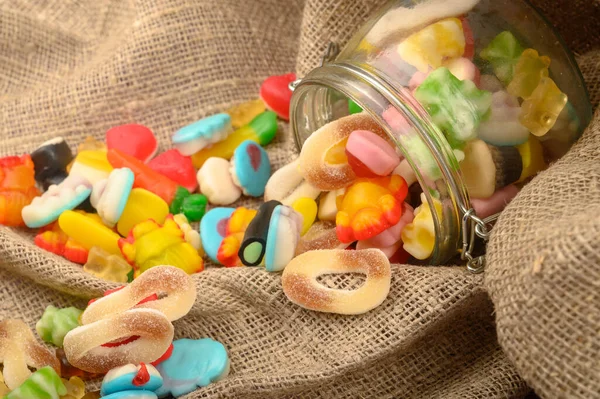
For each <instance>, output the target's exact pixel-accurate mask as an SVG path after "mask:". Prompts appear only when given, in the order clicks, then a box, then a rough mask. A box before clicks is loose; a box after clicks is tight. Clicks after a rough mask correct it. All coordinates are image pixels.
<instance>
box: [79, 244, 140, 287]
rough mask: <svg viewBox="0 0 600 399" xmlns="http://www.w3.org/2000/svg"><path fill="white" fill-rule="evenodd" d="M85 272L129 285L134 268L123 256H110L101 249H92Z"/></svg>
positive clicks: (84, 267)
mask: <svg viewBox="0 0 600 399" xmlns="http://www.w3.org/2000/svg"><path fill="white" fill-rule="evenodd" d="M83 270H84V271H86V272H87V273H90V274H93V275H94V276H96V277H98V278H100V279H103V280H106V281H113V282H115V283H127V281H128V275H129V273H131V270H132V268H131V265H130V264H129V263H127V262H126V261H125V259H123V258H122V257H121V256H118V255H112V254H109V253H108V252H106V251H105V250H103V249H102V248H99V247H93V248H92V249H90V252H89V255H88V260H87V262H86V264H85V265H84V266H83Z"/></svg>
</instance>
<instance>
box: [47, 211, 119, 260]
mask: <svg viewBox="0 0 600 399" xmlns="http://www.w3.org/2000/svg"><path fill="white" fill-rule="evenodd" d="M58 225H59V226H60V228H61V229H62V231H64V232H65V234H66V235H68V236H69V237H71V238H73V239H75V238H76V239H77V240H78V241H77V242H78V243H79V244H81V246H83V247H84V248H86V249H88V250H89V249H91V248H92V247H94V246H96V247H100V248H102V249H103V250H105V251H106V252H108V253H111V254H113V255H120V254H121V250H120V249H119V238H120V237H119V235H118V234H117V233H115V232H114V231H112V230H111V229H109V228H108V227H106V226H105V225H104V224H102V222H101V221H99V220H97V219H95V218H94V217H93V216H92V215H86V214H82V213H80V212H75V211H65V212H63V213H62V215H60V217H59V218H58Z"/></svg>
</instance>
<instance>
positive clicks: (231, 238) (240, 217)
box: [217, 207, 256, 267]
mask: <svg viewBox="0 0 600 399" xmlns="http://www.w3.org/2000/svg"><path fill="white" fill-rule="evenodd" d="M255 216H256V210H255V209H247V208H244V207H240V208H237V209H236V210H235V211H233V213H232V214H231V217H230V218H229V222H228V223H227V233H226V236H225V238H223V241H222V242H221V245H220V246H219V251H218V252H217V260H218V261H219V262H221V264H222V265H223V266H225V267H234V266H242V262H241V260H240V258H239V256H238V251H239V250H240V247H241V245H242V241H243V239H244V233H245V232H246V229H247V228H248V225H249V224H250V222H251V221H252V219H254V217H255Z"/></svg>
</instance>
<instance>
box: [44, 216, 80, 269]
mask: <svg viewBox="0 0 600 399" xmlns="http://www.w3.org/2000/svg"><path fill="white" fill-rule="evenodd" d="M33 242H34V244H35V245H37V246H38V247H40V248H42V249H45V250H46V251H48V252H52V253H53V254H55V255H58V256H62V257H64V258H65V259H67V260H70V261H71V262H73V263H78V264H80V265H83V264H84V263H85V262H87V259H88V250H87V249H86V248H85V247H84V246H82V245H81V244H79V243H78V242H77V241H75V240H74V239H73V238H71V237H69V236H68V235H66V234H65V232H64V231H62V229H61V228H60V226H59V225H58V223H57V222H54V223H52V224H50V225H48V226H44V227H43V228H41V229H40V232H39V233H38V234H37V235H36V236H35V238H34V240H33Z"/></svg>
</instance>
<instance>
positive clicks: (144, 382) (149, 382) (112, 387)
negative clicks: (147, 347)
mask: <svg viewBox="0 0 600 399" xmlns="http://www.w3.org/2000/svg"><path fill="white" fill-rule="evenodd" d="M162 385H163V378H162V377H161V375H160V373H159V372H158V370H156V368H155V367H154V366H152V365H150V364H145V363H142V364H140V365H139V366H136V365H134V364H127V365H125V366H122V367H117V368H114V369H112V370H110V371H109V372H108V373H107V374H106V376H105V377H104V379H103V380H102V387H101V389H100V394H101V395H102V397H103V398H107V399H129V398H131V399H134V398H135V399H156V398H157V395H156V394H155V393H154V391H156V390H157V389H158V388H160V387H161V386H162Z"/></svg>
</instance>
